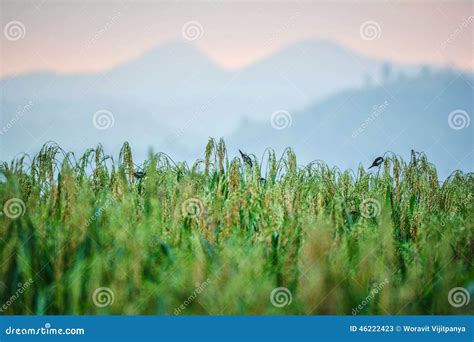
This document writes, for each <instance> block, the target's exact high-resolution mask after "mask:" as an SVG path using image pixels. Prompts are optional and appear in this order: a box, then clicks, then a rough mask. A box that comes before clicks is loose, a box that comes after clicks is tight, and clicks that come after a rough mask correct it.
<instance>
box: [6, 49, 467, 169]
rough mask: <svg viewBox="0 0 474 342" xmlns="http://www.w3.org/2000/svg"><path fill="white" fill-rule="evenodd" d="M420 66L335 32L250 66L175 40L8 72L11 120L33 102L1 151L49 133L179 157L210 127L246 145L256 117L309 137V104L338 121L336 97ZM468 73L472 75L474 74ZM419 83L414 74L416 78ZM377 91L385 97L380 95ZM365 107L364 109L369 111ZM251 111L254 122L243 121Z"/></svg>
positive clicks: (193, 150)
mask: <svg viewBox="0 0 474 342" xmlns="http://www.w3.org/2000/svg"><path fill="white" fill-rule="evenodd" d="M418 70H419V67H418V66H414V65H396V64H393V63H391V64H390V67H388V64H387V63H386V62H385V61H381V60H376V59H372V58H368V57H365V56H361V55H358V54H356V53H354V52H353V51H351V50H349V49H347V48H344V47H342V46H340V45H338V44H336V43H333V42H329V41H305V42H301V43H297V44H294V45H291V46H289V47H287V48H285V49H282V50H280V51H278V52H276V53H274V54H272V55H270V56H268V57H267V58H265V59H263V60H260V61H258V62H256V63H255V64H253V65H250V66H247V67H245V68H243V69H241V70H236V71H228V70H225V69H223V68H221V67H219V66H218V65H216V64H215V63H214V62H212V61H211V60H210V59H209V58H208V57H207V56H206V55H204V54H203V53H201V52H200V51H199V50H197V49H195V48H194V47H193V46H192V45H190V44H189V43H182V42H171V43H167V44H165V45H162V46H158V47H156V48H154V49H151V50H149V51H147V52H146V53H144V54H143V55H142V56H140V57H138V58H136V59H134V60H131V61H128V62H126V63H122V64H120V65H117V66H115V67H113V68H111V69H109V70H106V71H104V72H99V73H90V74H75V75H59V74H54V73H50V72H44V73H32V74H28V75H19V76H16V77H7V78H4V79H2V80H0V89H1V91H2V126H3V127H6V125H8V124H9V123H10V122H12V120H13V119H14V118H15V117H17V116H19V115H18V112H19V109H18V108H21V107H22V106H24V105H25V103H28V102H29V101H32V102H33V106H31V108H29V109H28V111H26V112H25V113H22V114H21V115H20V119H19V120H15V122H16V121H18V122H17V124H15V125H13V126H12V127H9V128H8V132H6V133H4V134H2V135H1V136H0V139H1V141H2V144H1V146H2V151H1V152H2V153H1V156H2V157H1V158H2V159H6V160H8V159H10V158H11V157H12V156H13V155H15V154H17V153H18V152H23V151H25V152H30V153H32V152H34V151H36V150H37V149H38V148H39V147H40V146H41V144H42V143H44V142H45V141H47V140H54V141H57V142H58V143H60V144H61V146H63V147H65V148H70V149H78V150H80V149H83V148H84V147H90V146H91V145H92V146H93V145H95V144H97V143H99V142H101V143H103V144H104V146H105V147H107V148H109V149H110V150H112V151H114V150H116V149H118V148H119V147H120V145H121V143H122V142H123V141H124V140H129V141H130V142H131V143H132V146H134V147H135V148H136V149H138V150H139V151H141V154H142V156H145V154H146V151H147V150H148V148H149V147H150V146H153V147H154V149H155V150H163V151H166V152H169V153H170V154H172V155H173V156H175V158H176V159H194V158H196V157H198V156H200V155H201V153H202V148H203V146H204V144H205V142H206V140H207V138H208V137H209V136H214V137H219V136H224V137H229V139H230V137H231V136H232V137H233V138H232V139H231V140H232V143H233V144H235V145H239V146H247V143H248V142H249V141H251V140H252V139H251V138H252V137H251V136H250V137H249V138H241V139H240V140H239V138H238V137H246V136H248V135H249V134H250V132H252V131H253V130H254V128H255V127H262V128H261V129H262V134H264V135H268V139H267V140H266V141H265V146H280V144H281V143H282V142H284V141H285V145H290V146H293V145H296V146H301V141H300V140H301V136H303V135H305V134H306V135H307V133H305V132H307V130H308V129H314V128H313V127H311V126H307V125H303V126H301V127H299V126H298V125H299V123H298V122H299V119H298V116H299V115H300V114H296V113H304V112H311V113H312V115H313V117H314V116H318V115H319V116H321V118H323V117H325V118H326V119H325V120H330V121H331V120H333V118H332V117H331V116H328V115H329V114H328V113H330V112H331V111H332V110H333V107H331V105H330V103H331V101H333V102H334V103H337V102H340V99H341V97H343V96H349V95H350V94H359V95H354V96H364V95H363V94H364V93H365V92H368V93H370V92H371V91H373V89H376V88H380V84H382V83H383V82H390V87H396V85H402V84H404V83H403V82H407V80H410V79H411V80H413V78H414V77H416V73H417V71H418ZM388 71H390V75H387V72H388ZM463 75H464V78H470V79H471V84H472V75H468V74H463ZM425 76H426V75H425ZM423 77H424V76H423ZM404 79H405V81H403V80H404ZM448 81H449V80H448ZM435 83H436V82H435ZM418 86H421V85H420V84H417V83H416V82H414V83H413V87H414V88H416V87H418ZM423 87H425V85H423ZM402 88H404V89H405V88H406V86H403V87H402ZM349 89H361V90H350V91H349ZM371 89H372V90H371ZM380 89H382V90H383V89H384V88H383V87H381V88H380ZM392 91H393V92H395V90H392ZM359 92H360V93H359ZM414 92H415V93H416V89H414ZM471 95H472V94H471ZM466 99H469V97H467V98H466ZM323 100H324V101H323ZM321 101H323V102H321ZM373 101H374V102H375V103H379V102H380V99H379V98H375V99H374V100H373ZM320 102H321V104H320V105H316V106H315V104H318V103H320ZM361 107H362V108H360V112H358V113H356V114H360V115H362V113H363V115H367V114H366V113H365V110H364V109H363V107H364V106H363V105H362V106H361ZM306 108H310V109H309V110H306ZM99 110H107V111H110V112H111V113H112V114H113V121H114V122H113V126H112V127H110V128H108V129H107V130H97V129H96V128H95V127H94V125H93V124H92V118H93V115H94V113H95V112H97V111H99ZM278 110H287V111H289V112H291V113H292V114H293V115H294V116H293V119H294V125H293V127H292V129H299V130H300V132H298V133H295V134H293V135H292V133H291V132H292V131H291V130H284V131H275V130H272V131H269V132H267V131H266V129H268V127H267V126H268V122H269V120H270V117H271V115H272V113H274V112H275V111H278ZM405 110H406V108H405ZM318 113H319V114H318ZM356 114H354V118H350V119H349V118H346V119H347V120H349V121H352V120H353V119H354V124H353V125H358V124H360V123H359V121H360V120H361V118H359V117H357V118H356ZM244 120H247V121H246V122H248V124H245V128H244V129H240V130H237V129H238V127H239V124H240V123H241V122H242V121H244ZM249 120H250V121H249ZM252 121H256V123H254V122H252ZM306 121H308V120H306ZM258 122H261V123H262V124H259V123H258ZM302 122H304V120H303V121H302ZM334 122H338V121H337V120H336V119H334ZM335 127H337V126H336V125H333V126H331V129H335ZM270 128H271V127H270ZM236 130H237V132H238V133H236V134H233V132H235V131H236ZM346 131H347V129H345V131H344V132H345V134H346V135H347V134H348V133H347V132H346ZM295 132H296V131H295ZM328 132H329V133H328ZM325 133H328V137H327V138H328V139H332V138H333V137H337V136H338V134H336V133H337V132H336V133H335V134H331V130H328V131H326V132H325ZM257 135H258V134H257V132H256V133H255V136H257ZM287 135H288V136H287ZM335 140H337V139H335ZM360 140H364V138H361V139H360ZM471 146H472V145H471ZM258 147H261V146H258ZM249 148H250V145H249ZM138 154H139V155H140V152H138ZM302 155H304V153H303V154H302ZM342 156H343V154H341V158H342ZM357 157H358V159H357V160H361V158H362V157H361V156H360V155H359V156H357ZM338 159H340V158H338V156H337V155H335V157H334V158H332V159H331V158H329V159H328V162H336V163H337V160H338Z"/></svg>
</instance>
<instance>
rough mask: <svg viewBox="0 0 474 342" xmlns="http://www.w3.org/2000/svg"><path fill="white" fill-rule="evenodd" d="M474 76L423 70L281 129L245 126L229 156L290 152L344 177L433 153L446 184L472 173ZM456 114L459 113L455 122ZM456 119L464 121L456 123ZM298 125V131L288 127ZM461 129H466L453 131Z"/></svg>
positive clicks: (338, 100) (292, 117)
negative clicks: (381, 161) (389, 158)
mask: <svg viewBox="0 0 474 342" xmlns="http://www.w3.org/2000/svg"><path fill="white" fill-rule="evenodd" d="M473 81H474V78H473V77H472V75H468V74H461V73H458V72H456V71H449V70H444V71H433V72H430V71H429V70H428V69H424V70H423V71H421V72H420V73H419V74H418V75H415V76H412V77H401V78H398V79H395V80H392V81H390V82H388V83H384V84H381V85H379V86H369V87H364V88H360V89H352V90H346V91H342V92H340V93H338V94H335V95H334V96H331V97H329V98H328V99H326V100H324V101H321V102H318V103H316V104H314V105H312V106H309V107H308V108H306V109H304V110H301V111H294V112H290V113H289V115H286V118H285V119H287V120H286V121H285V120H283V118H284V116H285V114H284V113H283V114H282V118H280V119H281V120H282V121H280V126H278V121H274V122H273V125H274V126H276V127H280V128H282V129H275V128H274V127H273V126H272V122H271V121H270V120H268V121H267V122H256V121H249V120H244V121H243V122H242V123H241V125H240V128H239V129H238V130H237V131H236V132H235V133H234V134H233V135H232V136H231V137H229V138H228V139H227V141H228V149H229V151H231V152H236V150H237V148H240V149H244V150H246V151H251V152H254V153H255V154H256V155H257V156H260V155H261V153H263V150H264V148H265V147H267V146H272V147H274V148H275V149H276V150H277V152H278V153H282V152H283V150H284V148H285V147H286V146H291V147H292V148H294V150H295V151H296V155H297V156H298V157H299V158H300V160H299V163H302V164H305V163H308V162H310V161H312V160H317V159H319V160H324V161H325V162H327V163H328V164H329V165H336V166H338V167H340V168H342V169H346V168H352V169H355V168H357V166H358V164H359V162H360V161H362V162H363V163H364V166H369V165H370V164H371V162H372V161H373V160H374V159H375V158H376V157H377V156H380V155H383V154H384V153H385V152H386V151H392V152H394V153H396V154H398V155H401V156H403V157H404V158H409V155H410V151H411V149H414V150H416V151H423V152H426V153H427V155H428V157H429V159H430V160H431V161H432V162H434V163H435V165H436V166H437V167H438V171H439V174H440V176H441V177H446V176H448V175H449V174H450V173H451V172H452V171H453V170H456V169H461V170H464V171H473V170H474V165H473V158H472V152H473V149H474V134H473V133H474V128H473V125H471V124H468V122H469V121H470V117H469V115H470V114H471V113H473V112H474V102H473V100H472V99H473V95H474V93H473V88H472V84H474V82H473ZM450 113H453V114H452V115H451V119H449V118H450ZM456 117H457V119H455V118H456ZM290 121H291V124H289V122H290ZM453 127H454V128H460V129H453Z"/></svg>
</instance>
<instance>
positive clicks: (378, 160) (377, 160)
mask: <svg viewBox="0 0 474 342" xmlns="http://www.w3.org/2000/svg"><path fill="white" fill-rule="evenodd" d="M382 163H383V158H382V157H377V158H375V160H374V162H373V163H372V165H371V166H370V167H369V169H371V168H373V167H379V166H380V165H382Z"/></svg>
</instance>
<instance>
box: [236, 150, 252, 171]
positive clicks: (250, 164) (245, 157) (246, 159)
mask: <svg viewBox="0 0 474 342" xmlns="http://www.w3.org/2000/svg"><path fill="white" fill-rule="evenodd" d="M239 152H240V155H241V156H242V159H243V160H244V162H245V163H247V164H248V165H249V166H250V167H252V165H253V164H252V159H250V157H249V156H248V155H246V154H245V153H244V152H242V151H241V150H239Z"/></svg>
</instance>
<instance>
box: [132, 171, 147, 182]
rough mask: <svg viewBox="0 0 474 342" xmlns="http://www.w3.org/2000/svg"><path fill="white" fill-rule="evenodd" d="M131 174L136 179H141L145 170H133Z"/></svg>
mask: <svg viewBox="0 0 474 342" xmlns="http://www.w3.org/2000/svg"><path fill="white" fill-rule="evenodd" d="M133 175H134V176H135V178H136V179H138V180H140V179H142V178H143V177H145V172H143V171H135V172H134V173H133Z"/></svg>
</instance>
